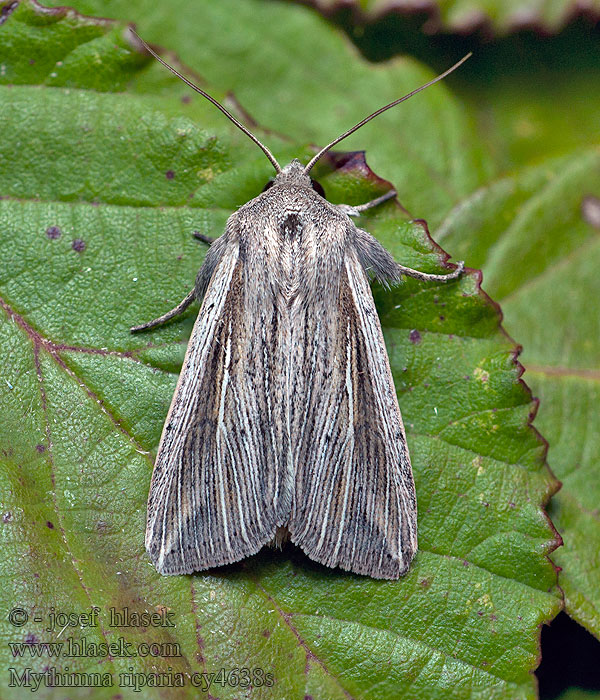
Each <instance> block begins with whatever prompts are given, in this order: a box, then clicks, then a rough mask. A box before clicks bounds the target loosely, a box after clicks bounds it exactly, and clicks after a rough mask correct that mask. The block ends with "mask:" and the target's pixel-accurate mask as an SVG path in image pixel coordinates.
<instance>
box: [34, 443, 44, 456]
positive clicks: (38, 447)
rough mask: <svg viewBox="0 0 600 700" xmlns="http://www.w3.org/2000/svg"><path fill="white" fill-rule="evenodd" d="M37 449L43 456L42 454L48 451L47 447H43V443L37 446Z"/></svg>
mask: <svg viewBox="0 0 600 700" xmlns="http://www.w3.org/2000/svg"><path fill="white" fill-rule="evenodd" d="M35 449H36V450H37V451H38V452H39V453H40V454H41V453H42V452H45V451H46V445H42V443H41V442H40V444H39V445H36V446H35Z"/></svg>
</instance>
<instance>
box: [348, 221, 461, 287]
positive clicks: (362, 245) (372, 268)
mask: <svg viewBox="0 0 600 700" xmlns="http://www.w3.org/2000/svg"><path fill="white" fill-rule="evenodd" d="M350 225H351V226H352V224H350ZM353 233H354V241H353V242H354V246H355V249H356V252H357V253H358V257H359V260H360V262H361V264H362V266H363V267H364V269H365V270H366V271H367V272H369V273H370V274H371V275H372V276H373V277H375V278H377V279H378V280H379V281H380V282H383V283H384V284H386V283H387V284H397V283H398V282H400V281H401V280H402V275H407V276H408V277H414V278H416V279H418V280H424V281H436V282H448V281H450V280H454V279H456V278H457V277H459V276H460V275H461V273H462V271H463V269H464V267H465V264H464V262H462V261H461V262H459V263H457V264H456V270H453V271H452V272H450V273H449V274H447V275H432V274H429V273H428V272H421V271H419V270H413V269H412V268H411V267H405V266H404V265H400V263H397V262H396V261H395V260H394V258H393V257H392V256H391V255H390V254H389V252H388V251H387V250H386V249H385V248H384V247H383V246H382V245H381V243H380V242H379V241H378V240H377V239H376V238H374V237H373V236H372V235H371V234H370V233H367V232H366V231H363V230H362V229H360V228H356V227H355V226H353Z"/></svg>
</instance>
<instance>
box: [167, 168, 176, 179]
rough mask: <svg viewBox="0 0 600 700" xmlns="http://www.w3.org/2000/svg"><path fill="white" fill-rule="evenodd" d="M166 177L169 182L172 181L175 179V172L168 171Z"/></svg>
mask: <svg viewBox="0 0 600 700" xmlns="http://www.w3.org/2000/svg"><path fill="white" fill-rule="evenodd" d="M165 177H166V178H167V180H172V179H173V178H174V177H175V171H174V170H167V172H166V173H165Z"/></svg>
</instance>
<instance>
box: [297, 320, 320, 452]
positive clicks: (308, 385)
mask: <svg viewBox="0 0 600 700" xmlns="http://www.w3.org/2000/svg"><path fill="white" fill-rule="evenodd" d="M320 341H321V319H317V323H316V325H315V335H314V337H313V341H312V346H311V362H310V374H309V376H308V379H305V380H304V386H305V390H306V405H307V406H310V404H311V401H312V395H313V387H314V383H315V373H316V367H317V358H318V355H319V344H320ZM307 423H308V421H307V420H303V421H302V429H301V430H300V437H299V438H298V440H297V443H298V444H297V445H296V454H295V456H294V465H297V464H298V455H299V454H300V450H301V448H302V447H303V446H304V433H305V431H306V424H307Z"/></svg>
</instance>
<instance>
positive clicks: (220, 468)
mask: <svg viewBox="0 0 600 700" xmlns="http://www.w3.org/2000/svg"><path fill="white" fill-rule="evenodd" d="M223 364H224V367H223V379H222V381H221V396H220V400H219V417H218V419H217V429H216V431H215V436H216V440H217V449H216V458H217V475H218V479H219V500H220V505H221V517H222V520H223V536H224V537H225V543H226V546H227V549H228V550H230V551H231V541H230V539H229V528H228V526H227V507H226V505H225V464H224V459H223V449H222V447H221V433H222V434H223V436H224V437H225V440H227V428H226V427H225V421H224V417H225V396H226V394H227V384H228V383H229V369H230V365H231V321H230V322H229V328H228V329H227V345H226V346H225V361H224V363H223Z"/></svg>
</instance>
